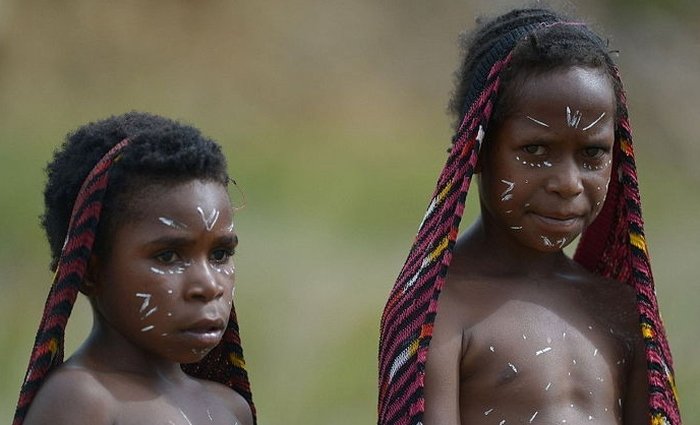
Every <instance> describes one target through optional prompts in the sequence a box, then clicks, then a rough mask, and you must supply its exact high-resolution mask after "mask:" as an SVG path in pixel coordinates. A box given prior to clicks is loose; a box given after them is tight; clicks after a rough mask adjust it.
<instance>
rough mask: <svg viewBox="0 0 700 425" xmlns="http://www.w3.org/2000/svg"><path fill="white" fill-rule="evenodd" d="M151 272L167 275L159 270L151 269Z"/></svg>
mask: <svg viewBox="0 0 700 425" xmlns="http://www.w3.org/2000/svg"><path fill="white" fill-rule="evenodd" d="M151 271H152V272H153V273H155V274H165V272H164V271H163V270H161V269H159V268H156V267H151Z"/></svg>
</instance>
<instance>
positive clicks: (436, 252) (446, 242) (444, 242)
mask: <svg viewBox="0 0 700 425" xmlns="http://www.w3.org/2000/svg"><path fill="white" fill-rule="evenodd" d="M449 243H450V238H449V237H448V236H445V237H444V238H442V240H441V241H440V244H439V245H438V246H436V247H435V249H434V250H433V251H432V252H431V253H430V255H428V258H430V262H431V263H432V262H433V261H435V259H436V258H437V257H439V256H440V254H442V252H443V251H444V250H445V249H446V248H447V245H449Z"/></svg>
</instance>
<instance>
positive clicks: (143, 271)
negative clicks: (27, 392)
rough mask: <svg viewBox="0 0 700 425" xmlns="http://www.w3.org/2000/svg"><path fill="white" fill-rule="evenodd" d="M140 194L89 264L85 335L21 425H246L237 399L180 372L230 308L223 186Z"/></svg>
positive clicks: (216, 333) (213, 337)
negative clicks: (106, 248)
mask: <svg viewBox="0 0 700 425" xmlns="http://www.w3.org/2000/svg"><path fill="white" fill-rule="evenodd" d="M142 194H144V195H145V196H136V197H135V198H134V199H132V200H131V209H132V211H134V212H135V213H136V214H135V218H134V219H133V220H130V221H129V223H128V224H125V225H122V226H119V227H118V228H117V229H116V231H115V233H114V235H113V246H112V247H111V249H110V253H109V257H108V258H98V257H95V256H93V257H92V258H91V260H90V264H89V267H88V273H87V278H86V282H85V287H84V292H85V293H86V295H88V297H89V299H90V302H91V305H92V308H93V313H94V323H93V329H92V332H91V333H90V335H89V337H88V338H87V340H86V341H85V342H84V343H83V345H82V346H81V347H80V348H79V349H78V350H77V351H76V353H75V354H73V356H71V357H70V358H69V359H68V360H67V361H66V362H65V363H64V364H63V365H61V366H60V367H59V368H58V369H57V370H56V371H55V372H54V373H52V374H51V375H50V377H49V378H48V380H47V382H46V383H45V384H44V385H43V386H42V388H41V390H40V391H39V393H38V394H37V397H36V399H35V400H34V402H33V403H32V407H31V409H30V411H29V413H28V415H27V418H26V420H25V424H27V425H34V424H49V423H50V424H59V425H60V424H66V425H68V424H92V425H95V424H109V425H132V424H133V425H136V424H174V425H190V424H228V425H231V424H241V425H251V424H252V416H251V412H250V408H249V406H248V404H247V403H246V402H245V400H244V399H243V397H242V396H240V395H239V394H238V393H236V392H235V391H233V390H231V389H229V388H228V387H226V386H224V385H221V384H218V383H214V382H211V381H206V380H199V379H195V378H193V377H191V376H189V375H187V374H185V373H184V372H183V371H182V369H181V368H180V364H182V363H190V362H196V361H199V360H201V359H202V358H203V357H204V356H205V355H206V354H207V353H208V352H209V351H210V350H211V349H212V348H214V347H215V346H216V345H217V344H218V343H219V341H220V339H221V336H222V335H223V329H224V328H225V324H226V323H227V322H228V318H229V314H230V311H231V303H232V291H233V289H234V276H233V260H232V255H233V251H234V249H235V246H236V244H237V242H238V239H237V236H236V234H235V233H234V232H233V230H232V229H233V227H232V225H231V223H232V220H233V211H232V209H231V206H230V201H229V197H228V194H227V192H226V188H225V187H224V186H222V185H221V184H219V183H215V182H203V181H199V180H193V181H190V182H186V183H183V184H179V185H176V186H149V187H147V188H144V190H143V192H142ZM198 208H199V209H201V210H202V211H204V212H205V217H204V218H206V219H207V220H205V219H204V218H203V217H202V214H201V213H200V211H199V210H198ZM217 213H218V217H217V219H216V221H215V222H213V223H212V221H213V218H212V217H213V216H214V215H216V214H217ZM163 218H164V220H163ZM167 223H170V224H169V225H168V224H167ZM172 223H176V224H177V225H173V224H172ZM207 227H209V228H210V229H208V228H207ZM66 407H69V408H66Z"/></svg>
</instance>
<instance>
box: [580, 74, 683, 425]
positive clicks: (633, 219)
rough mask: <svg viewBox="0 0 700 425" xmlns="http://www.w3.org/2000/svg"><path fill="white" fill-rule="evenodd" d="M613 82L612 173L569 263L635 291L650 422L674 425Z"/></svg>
mask: <svg viewBox="0 0 700 425" xmlns="http://www.w3.org/2000/svg"><path fill="white" fill-rule="evenodd" d="M614 78H616V79H617V82H618V86H619V87H620V90H619V93H618V94H617V98H618V103H619V108H618V109H619V110H620V117H619V119H618V123H617V125H616V131H615V133H616V134H615V147H614V149H615V151H614V155H613V173H612V176H611V179H610V184H609V185H608V195H607V197H606V200H605V203H604V204H603V208H602V209H601V212H600V214H599V215H598V217H597V218H596V220H595V221H594V222H593V223H591V225H590V226H589V227H588V229H587V230H586V231H585V232H584V233H583V234H582V236H581V241H580V243H579V245H578V247H577V249H576V254H575V255H574V259H575V260H576V261H577V262H579V263H580V264H582V265H583V266H585V267H586V268H588V269H589V270H591V271H593V272H595V273H597V274H600V275H602V276H605V277H607V278H611V279H614V280H617V281H619V282H623V283H626V284H628V285H630V286H632V287H633V288H634V289H635V291H636V293H637V310H638V312H639V321H640V328H641V329H640V331H641V333H642V336H643V338H644V342H645V351H646V359H647V376H648V380H649V414H650V423H652V424H654V425H656V424H660V425H664V424H668V425H680V424H681V416H680V410H679V408H678V394H677V389H676V384H675V375H674V371H673V359H672V358H671V350H670V348H669V345H668V340H667V338H666V332H665V330H664V326H663V322H662V320H661V315H660V312H659V306H658V302H657V299H656V292H655V290H654V279H653V276H652V272H651V262H650V258H649V252H648V248H647V243H646V238H645V236H644V220H643V219H642V205H641V199H640V194H639V185H638V180H637V168H636V165H635V160H634V149H633V145H632V129H631V126H630V123H629V120H628V118H627V104H626V97H625V94H624V91H623V90H622V81H621V80H620V76H619V72H618V71H617V68H615V74H614Z"/></svg>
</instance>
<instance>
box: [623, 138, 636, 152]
mask: <svg viewBox="0 0 700 425" xmlns="http://www.w3.org/2000/svg"><path fill="white" fill-rule="evenodd" d="M620 149H622V152H624V153H625V155H627V156H632V155H634V151H633V150H632V144H631V143H630V141H629V140H627V139H620Z"/></svg>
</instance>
